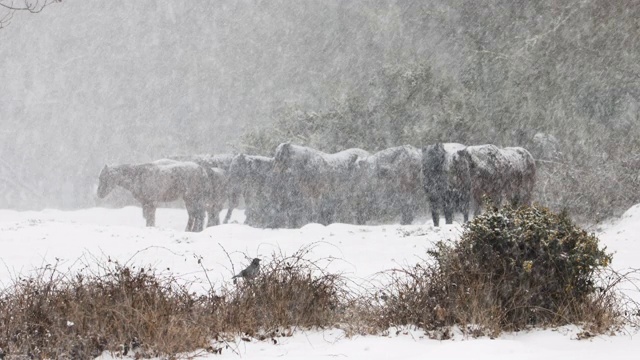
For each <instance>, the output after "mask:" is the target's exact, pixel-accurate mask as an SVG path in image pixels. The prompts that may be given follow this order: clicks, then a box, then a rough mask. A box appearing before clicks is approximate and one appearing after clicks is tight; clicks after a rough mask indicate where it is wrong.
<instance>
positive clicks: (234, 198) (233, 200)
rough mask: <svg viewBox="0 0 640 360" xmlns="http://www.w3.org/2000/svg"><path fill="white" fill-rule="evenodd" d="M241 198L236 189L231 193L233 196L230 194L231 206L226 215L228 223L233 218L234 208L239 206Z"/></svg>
mask: <svg viewBox="0 0 640 360" xmlns="http://www.w3.org/2000/svg"><path fill="white" fill-rule="evenodd" d="M239 198H240V194H238V193H237V192H235V191H234V192H233V193H232V194H231V196H229V208H228V209H227V214H226V215H225V217H224V223H225V224H227V223H228V222H229V220H230V219H231V214H232V213H233V209H235V208H237V207H238V202H239V200H238V199H239ZM209 222H211V221H209ZM216 225H217V224H216ZM208 226H211V225H210V224H209V225H208Z"/></svg>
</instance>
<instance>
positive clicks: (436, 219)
mask: <svg viewBox="0 0 640 360" xmlns="http://www.w3.org/2000/svg"><path fill="white" fill-rule="evenodd" d="M440 202H441V199H440V197H439V196H429V203H430V204H429V207H430V208H431V219H432V220H433V226H440V214H438V208H439V207H440Z"/></svg>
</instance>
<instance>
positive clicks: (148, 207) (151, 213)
mask: <svg viewBox="0 0 640 360" xmlns="http://www.w3.org/2000/svg"><path fill="white" fill-rule="evenodd" d="M142 217H144V219H145V220H146V221H147V226H149V227H151V226H156V206H155V205H154V204H142Z"/></svg>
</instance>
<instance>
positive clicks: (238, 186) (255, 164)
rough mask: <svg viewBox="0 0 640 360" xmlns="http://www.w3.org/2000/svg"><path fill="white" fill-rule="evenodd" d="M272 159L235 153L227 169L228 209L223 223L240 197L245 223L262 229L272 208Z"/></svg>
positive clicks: (228, 217)
mask: <svg viewBox="0 0 640 360" xmlns="http://www.w3.org/2000/svg"><path fill="white" fill-rule="evenodd" d="M272 172H273V158H271V157H266V156H258V155H245V154H238V155H236V156H235V157H234V158H233V160H232V161H231V165H230V167H229V191H230V195H229V209H228V210H227V214H226V216H225V218H224V222H225V224H226V223H227V222H228V221H229V219H230V218H231V214H232V212H233V209H234V208H236V207H237V206H238V202H239V200H240V196H242V197H243V199H244V203H245V216H246V220H245V224H249V225H252V226H253V225H257V226H265V225H267V224H268V223H270V221H269V220H268V219H267V218H268V214H267V212H269V211H270V210H271V209H272V207H270V206H269V204H268V202H269V200H270V195H271V193H272V189H271V186H270V182H271V181H272V178H273V176H272Z"/></svg>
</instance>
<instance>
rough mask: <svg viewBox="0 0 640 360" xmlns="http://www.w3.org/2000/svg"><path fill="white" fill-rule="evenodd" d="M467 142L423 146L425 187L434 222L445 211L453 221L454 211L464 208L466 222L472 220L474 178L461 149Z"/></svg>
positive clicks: (446, 216)
mask: <svg viewBox="0 0 640 360" xmlns="http://www.w3.org/2000/svg"><path fill="white" fill-rule="evenodd" d="M464 148H465V145H462V144H458V143H436V144H433V145H429V146H426V147H424V148H423V149H422V174H423V185H424V186H423V187H424V191H425V194H426V195H427V198H428V200H429V204H430V209H431V218H432V219H433V226H439V222H440V215H439V213H438V210H440V209H442V211H443V212H444V218H445V222H446V223H447V224H451V223H452V222H453V213H454V211H456V210H457V211H460V212H461V213H462V215H463V217H464V222H467V221H469V201H470V196H469V193H470V187H471V179H470V174H469V167H468V166H465V165H467V163H464V162H461V161H460V160H458V158H459V157H460V156H461V155H460V154H459V153H458V151H460V150H463V149H464Z"/></svg>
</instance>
